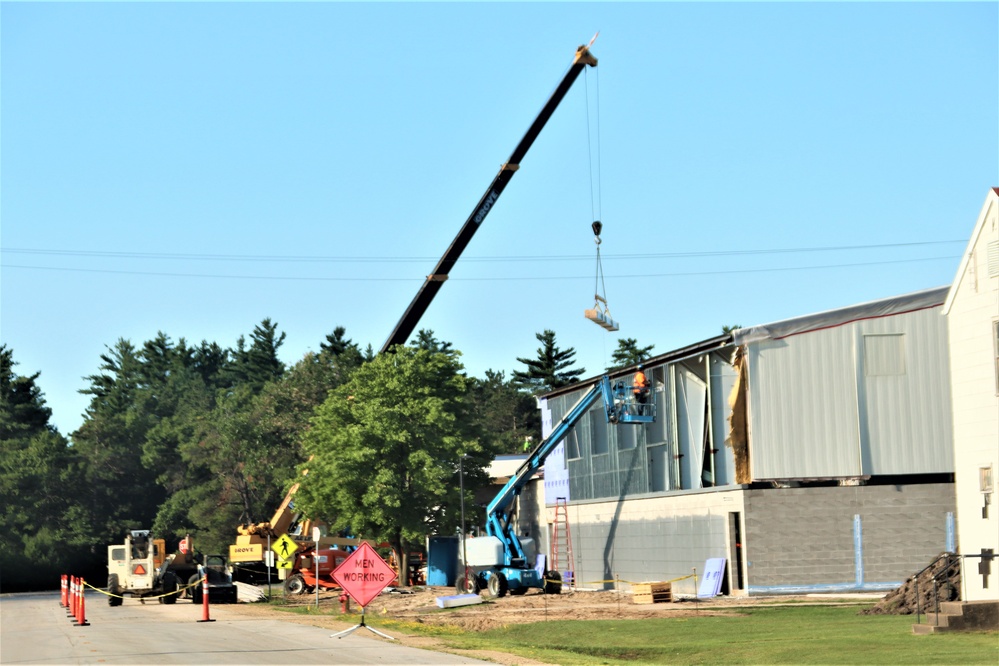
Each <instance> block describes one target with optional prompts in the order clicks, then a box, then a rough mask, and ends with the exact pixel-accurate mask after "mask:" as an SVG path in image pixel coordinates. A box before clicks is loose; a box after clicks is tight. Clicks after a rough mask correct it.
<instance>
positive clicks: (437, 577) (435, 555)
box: [427, 536, 458, 587]
mask: <svg viewBox="0 0 999 666" xmlns="http://www.w3.org/2000/svg"><path fill="white" fill-rule="evenodd" d="M427 541H428V543H427V585H431V586H434V587H451V586H452V585H454V584H455V579H456V578H457V575H456V572H457V570H458V537H456V536H433V537H430V538H429V539H428V540H427Z"/></svg>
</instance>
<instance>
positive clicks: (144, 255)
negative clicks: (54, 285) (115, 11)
mask: <svg viewBox="0 0 999 666" xmlns="http://www.w3.org/2000/svg"><path fill="white" fill-rule="evenodd" d="M967 242H968V241H967V239H964V240H939V241H915V242H910V243H879V244H872V245H830V246H826V247H821V246H818V247H788V248H772V249H757V250H697V251H691V252H646V253H632V254H605V255H603V257H604V258H605V259H659V258H662V259H677V258H683V257H729V256H751V255H764V254H793V253H795V252H842V251H849V250H880V249H887V248H898V247H920V246H926V245H947V244H957V243H960V244H962V245H963V244H966V243H967ZM0 252H2V253H4V254H42V255H53V256H66V257H106V258H114V259H182V260H186V261H266V262H301V263H321V262H345V263H350V262H357V263H368V262H385V263H395V262H398V263H408V262H414V263H415V262H426V261H433V260H434V259H435V257H385V256H382V257H337V256H328V257H324V256H308V255H255V254H245V255H240V254H184V253H177V252H111V251H103V250H47V249H42V248H9V247H5V248H0ZM592 260H593V256H592V255H588V254H587V255H583V254H565V255H497V256H493V257H462V263H468V262H493V261H544V262H546V263H547V262H552V261H592Z"/></svg>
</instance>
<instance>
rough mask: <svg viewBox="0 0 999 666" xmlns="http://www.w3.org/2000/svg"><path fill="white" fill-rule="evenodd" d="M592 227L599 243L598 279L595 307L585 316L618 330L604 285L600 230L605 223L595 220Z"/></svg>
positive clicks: (586, 312)
mask: <svg viewBox="0 0 999 666" xmlns="http://www.w3.org/2000/svg"><path fill="white" fill-rule="evenodd" d="M591 227H592V228H593V235H594V237H595V238H594V241H595V242H596V244H597V279H596V286H595V287H594V289H593V291H594V293H593V307H592V308H590V309H588V310H585V311H584V312H583V316H585V317H586V318H587V319H589V320H590V321H592V322H594V323H596V324H597V325H598V326H600V327H601V328H605V329H607V330H608V331H616V330H618V328H619V327H618V325H617V322H616V321H614V320H613V319H611V314H610V308H609V307H608V306H607V296H606V294H607V289H606V287H605V286H604V269H603V266H601V264H600V231H601V229H603V225H602V224H601V223H600V221H599V220H597V221H596V222H594V223H593V224H592V225H591Z"/></svg>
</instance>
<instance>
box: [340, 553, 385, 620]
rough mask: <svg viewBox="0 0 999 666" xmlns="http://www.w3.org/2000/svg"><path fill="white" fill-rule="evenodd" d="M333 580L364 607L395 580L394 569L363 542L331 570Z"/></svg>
mask: <svg viewBox="0 0 999 666" xmlns="http://www.w3.org/2000/svg"><path fill="white" fill-rule="evenodd" d="M333 580H335V581H336V582H337V583H339V585H340V587H342V588H343V589H344V591H345V592H346V593H347V594H349V595H350V596H351V597H353V598H354V601H356V602H357V603H359V604H360V605H361V606H362V607H364V606H367V605H368V604H369V603H370V602H371V600H372V599H374V598H375V597H377V596H378V594H379V593H380V592H381V591H382V590H384V589H385V588H386V587H388V586H389V585H391V584H392V583H394V582H395V571H393V570H392V567H390V566H389V565H388V563H387V562H386V561H385V560H383V559H382V558H381V557H380V556H379V555H378V553H376V552H375V549H374V548H372V547H371V545H370V544H368V543H367V542H364V543H362V544H361V546H360V547H359V548H358V549H357V550H355V551H354V552H353V553H351V554H350V555H349V556H348V557H347V559H346V560H344V561H343V563H342V564H341V565H340V566H338V567H337V568H336V569H334V570H333Z"/></svg>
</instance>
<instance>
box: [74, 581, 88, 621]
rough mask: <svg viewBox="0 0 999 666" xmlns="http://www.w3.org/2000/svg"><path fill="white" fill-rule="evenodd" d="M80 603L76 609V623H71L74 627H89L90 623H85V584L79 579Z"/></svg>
mask: <svg viewBox="0 0 999 666" xmlns="http://www.w3.org/2000/svg"><path fill="white" fill-rule="evenodd" d="M79 582H80V602H79V604H78V606H77V609H76V622H74V623H73V626H74V627H89V626H90V623H89V622H87V597H86V595H85V594H84V589H83V588H84V586H85V585H86V582H85V581H84V580H83V579H82V578H81V579H80V581H79Z"/></svg>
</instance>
